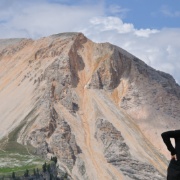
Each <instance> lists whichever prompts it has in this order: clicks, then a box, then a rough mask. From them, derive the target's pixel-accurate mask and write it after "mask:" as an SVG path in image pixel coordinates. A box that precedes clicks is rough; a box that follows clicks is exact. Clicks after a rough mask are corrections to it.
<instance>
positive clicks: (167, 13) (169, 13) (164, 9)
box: [161, 6, 180, 17]
mask: <svg viewBox="0 0 180 180" xmlns="http://www.w3.org/2000/svg"><path fill="white" fill-rule="evenodd" d="M161 13H163V14H164V15H165V16H168V17H180V11H172V10H170V8H169V7H168V6H162V8H161Z"/></svg>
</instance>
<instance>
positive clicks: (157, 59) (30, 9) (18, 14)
mask: <svg viewBox="0 0 180 180" xmlns="http://www.w3.org/2000/svg"><path fill="white" fill-rule="evenodd" d="M32 1H34V0H32ZM32 1H22V0H19V1H18V2H19V4H18V3H17V1H16V3H14V1H13V0H7V1H3V2H4V4H3V3H2V4H1V6H0V38H10V37H28V38H29V37H30V38H39V37H42V36H48V35H51V34H55V33H60V32H69V31H71V32H72V31H79V32H80V31H81V32H83V33H84V34H85V35H86V36H87V37H89V38H90V39H92V40H94V41H95V42H110V43H112V44H115V45H118V46H120V47H122V48H124V49H125V50H127V51H129V52H130V53H132V54H134V55H135V56H137V57H139V58H140V59H142V60H143V61H145V62H146V63H147V64H148V65H150V66H152V67H154V68H155V69H158V70H162V71H165V72H167V73H170V74H172V75H173V76H174V77H175V79H176V80H177V81H178V82H179V83H180V75H179V72H180V59H179V57H180V51H179V49H180V39H179V35H180V29H161V30H157V29H148V28H147V29H136V28H135V27H134V25H133V24H132V23H124V22H123V21H122V19H121V18H119V17H117V16H107V15H106V8H105V7H104V6H102V5H101V4H99V5H98V4H96V5H90V4H89V5H88V6H87V5H71V6H68V5H63V4H58V3H48V2H47V1H45V0H37V1H34V2H36V3H32ZM27 3H28V5H27ZM113 8H114V9H111V10H112V11H113V10H114V12H115V13H116V12H118V11H121V9H120V7H113ZM1 22H2V23H1Z"/></svg>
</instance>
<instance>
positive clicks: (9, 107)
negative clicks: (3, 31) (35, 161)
mask: <svg viewBox="0 0 180 180" xmlns="http://www.w3.org/2000/svg"><path fill="white" fill-rule="evenodd" d="M0 102H1V104H0V114H1V116H0V123H1V126H0V138H1V143H0V144H1V145H0V151H2V152H6V151H7V150H8V147H9V149H14V148H17V147H18V148H19V149H20V150H21V148H26V150H27V151H28V152H29V151H30V149H31V148H32V149H33V152H34V153H35V154H36V155H38V156H41V157H43V158H51V157H52V156H56V157H57V158H58V165H59V170H60V171H63V172H67V173H68V174H69V177H71V178H72V179H80V180H81V179H82V180H84V179H86V180H87V179H89V180H91V179H95V180H102V179H103V180H106V179H108V180H111V179H114V180H116V179H117V180H119V179H125V180H126V179H127V180H130V179H137V180H150V179H152V180H163V179H165V176H166V168H167V164H168V160H169V159H168V156H169V157H170V155H169V152H168V151H167V149H166V147H165V145H164V143H163V142H162V139H161V133H162V132H163V131H166V130H169V129H177V128H179V127H180V125H179V119H180V118H179V116H180V87H179V85H178V84H177V83H176V82H175V80H174V79H173V77H172V76H171V75H169V74H166V73H164V72H160V71H157V70H155V69H153V68H151V67H149V66H148V65H147V64H145V63H144V62H143V61H141V60H140V59H138V58H137V57H135V56H133V55H131V54H130V53H128V52H127V51H125V50H123V49H121V48H119V47H117V46H114V45H112V44H110V43H94V42H92V41H91V40H89V39H88V38H86V37H85V36H84V35H83V34H82V33H61V34H56V35H52V36H49V37H44V38H41V39H38V40H32V39H1V40H0Z"/></svg>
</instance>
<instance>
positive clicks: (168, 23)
mask: <svg viewBox="0 0 180 180" xmlns="http://www.w3.org/2000/svg"><path fill="white" fill-rule="evenodd" d="M112 2H113V4H114V5H117V6H119V7H121V8H122V9H127V10H129V11H127V13H126V16H125V17H124V18H123V19H124V21H126V22H129V23H133V24H134V26H135V27H136V28H164V27H173V28H175V27H179V26H180V1H179V0H156V1H148V0H120V1H119V0H114V1H110V0H107V1H106V6H107V7H108V6H111V5H112ZM117 15H118V13H117Z"/></svg>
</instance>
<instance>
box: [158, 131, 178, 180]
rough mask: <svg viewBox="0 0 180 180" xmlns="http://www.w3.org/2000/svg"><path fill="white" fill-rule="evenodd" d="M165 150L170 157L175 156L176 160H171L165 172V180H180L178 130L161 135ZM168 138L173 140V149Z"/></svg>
mask: <svg viewBox="0 0 180 180" xmlns="http://www.w3.org/2000/svg"><path fill="white" fill-rule="evenodd" d="M161 136H162V138H163V141H164V143H165V144H166V146H167V149H168V150H169V151H170V153H171V155H172V156H173V155H175V154H176V157H177V160H175V159H171V161H170V164H169V166H168V171H167V180H180V130H175V131H167V132H164V133H162V134H161ZM170 138H174V139H175V147H173V145H172V143H171V140H170Z"/></svg>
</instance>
